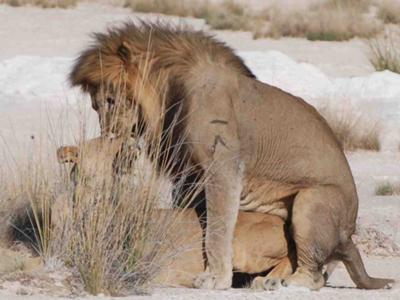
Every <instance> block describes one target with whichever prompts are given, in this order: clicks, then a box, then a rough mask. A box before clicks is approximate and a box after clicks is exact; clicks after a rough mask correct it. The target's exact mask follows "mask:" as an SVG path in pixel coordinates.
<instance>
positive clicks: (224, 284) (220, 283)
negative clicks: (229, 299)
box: [194, 272, 232, 290]
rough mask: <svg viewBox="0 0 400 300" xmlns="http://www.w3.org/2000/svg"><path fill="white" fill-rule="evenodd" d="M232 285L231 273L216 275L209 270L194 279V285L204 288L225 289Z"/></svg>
mask: <svg viewBox="0 0 400 300" xmlns="http://www.w3.org/2000/svg"><path fill="white" fill-rule="evenodd" d="M231 285H232V275H231V274H228V275H225V276H216V275H214V274H212V273H210V272H204V273H202V274H200V275H199V276H197V278H196V279H195V280H194V286H195V287H196V288H198V289H206V290H212V289H216V290H226V289H229V288H230V287H231Z"/></svg>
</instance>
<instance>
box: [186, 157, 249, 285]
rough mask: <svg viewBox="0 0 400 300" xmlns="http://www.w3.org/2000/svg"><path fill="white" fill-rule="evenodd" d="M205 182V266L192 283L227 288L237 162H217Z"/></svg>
mask: <svg viewBox="0 0 400 300" xmlns="http://www.w3.org/2000/svg"><path fill="white" fill-rule="evenodd" d="M213 169H214V170H216V169H218V170H217V171H215V172H212V173H211V175H210V177H209V180H208V181H207V185H206V198H207V231H206V253H207V259H208V267H207V270H206V272H205V273H203V274H201V275H200V276H199V277H198V278H197V279H196V280H195V282H194V285H195V286H196V287H197V288H204V289H227V288H230V287H231V284H232V268H233V267H232V255H233V253H232V252H233V251H232V241H233V232H234V228H235V225H236V221H237V216H238V210H239V201H240V193H241V190H242V175H241V173H242V172H241V171H240V166H239V163H238V162H234V163H232V161H231V162H230V163H227V162H226V161H225V163H223V162H219V168H213Z"/></svg>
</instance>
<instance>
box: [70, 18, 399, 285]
mask: <svg viewBox="0 0 400 300" xmlns="http://www.w3.org/2000/svg"><path fill="white" fill-rule="evenodd" d="M70 81H71V83H72V84H73V85H74V86H80V87H81V88H82V89H83V90H84V91H86V92H89V93H90V95H91V99H92V106H93V108H94V109H95V110H97V112H98V115H99V118H100V126H101V129H102V132H113V133H114V134H119V133H120V132H123V133H126V131H127V130H132V128H130V127H127V126H124V124H126V123H127V121H128V120H130V119H131V118H132V113H131V112H132V111H133V110H134V108H133V107H135V105H138V106H139V110H138V112H139V113H138V114H136V116H135V117H137V118H139V120H141V122H140V123H144V124H145V129H146V130H148V131H150V132H153V133H154V135H157V131H158V130H160V129H161V130H162V132H163V133H165V132H167V131H169V132H170V136H171V138H170V139H169V142H161V143H160V144H161V146H160V147H162V148H163V149H162V151H161V154H160V156H162V157H155V159H161V158H164V157H165V156H168V155H171V156H176V155H178V156H179V159H175V161H177V162H178V163H176V164H175V166H174V169H173V172H175V173H176V174H179V172H182V168H180V167H181V166H182V167H187V166H189V167H190V168H192V169H196V170H197V173H196V174H195V175H194V176H193V179H194V180H196V179H198V178H199V177H200V176H201V175H204V177H202V178H206V180H207V182H206V185H205V193H206V200H207V229H206V254H207V259H208V267H207V271H206V272H205V273H204V274H202V275H201V276H199V277H197V279H196V281H195V285H196V286H197V287H199V288H215V289H226V288H228V287H230V286H231V281H232V253H233V252H232V239H233V234H234V228H235V224H236V221H237V215H238V211H239V210H244V211H253V212H261V213H266V214H270V215H277V216H280V217H282V218H284V219H287V220H288V221H290V222H291V228H292V232H291V235H292V237H293V239H294V241H295V244H296V251H297V268H296V271H295V273H294V274H293V275H290V276H289V277H287V278H274V279H273V280H270V279H266V281H265V284H264V285H265V288H267V289H269V288H271V289H273V288H274V287H276V286H277V284H276V283H280V282H282V283H283V285H284V286H288V285H299V286H304V287H308V288H310V289H313V290H317V289H319V288H321V287H322V286H323V285H324V279H323V276H322V272H321V267H322V265H323V264H325V263H326V262H329V261H331V260H333V259H339V260H341V261H343V262H344V264H345V265H346V268H347V270H348V271H349V274H350V276H351V278H352V280H353V281H354V282H355V283H356V285H357V287H359V288H366V289H376V288H383V287H387V286H388V284H389V283H390V282H392V280H389V279H378V278H371V277H369V276H368V274H367V273H366V271H365V269H364V265H363V263H362V260H361V256H360V254H359V252H358V250H357V248H356V247H355V245H354V243H353V242H352V240H351V236H352V234H353V233H354V230H355V224H356V218H357V211H358V198H357V192H356V188H355V184H354V180H353V176H352V174H351V171H350V168H349V165H348V163H347V160H346V157H345V155H344V153H343V151H342V149H341V148H340V146H339V144H338V142H337V140H336V138H335V136H334V134H333V132H332V130H331V129H330V128H329V126H328V124H327V123H326V121H325V120H324V119H323V118H322V117H321V116H320V115H319V113H318V112H317V111H316V110H315V109H314V108H313V107H312V106H311V105H309V104H307V103H306V102H304V101H303V100H302V99H300V98H297V97H295V96H293V95H290V94H288V93H286V92H284V91H282V90H280V89H278V88H276V87H273V86H270V85H268V84H264V83H262V82H260V81H258V80H257V79H255V78H254V76H253V75H252V74H251V72H250V71H249V70H248V68H247V67H246V66H245V65H244V63H243V62H242V60H241V59H240V58H238V57H237V56H236V55H235V54H234V53H233V51H232V50H231V49H230V48H228V47H227V46H225V45H224V44H223V43H221V42H218V41H216V40H215V39H213V38H212V37H209V36H207V35H206V34H204V33H203V32H198V31H192V30H189V29H187V28H175V27H172V26H163V25H160V24H146V23H141V24H139V25H136V24H133V23H127V24H125V25H124V26H122V27H119V28H113V29H110V30H109V31H108V32H106V33H99V34H96V35H95V41H94V44H93V46H91V47H89V48H88V49H86V50H85V51H84V52H83V53H82V54H81V56H80V57H79V58H78V60H77V61H76V63H75V66H74V67H73V70H72V72H71V74H70ZM121 87H122V88H121ZM134 104H135V105H134ZM115 120H116V121H115ZM113 122H115V123H113ZM158 145H159V144H158ZM150 146H151V147H153V146H155V147H158V146H157V145H156V143H154V144H152V145H150ZM177 148H179V149H177ZM282 279H283V280H282Z"/></svg>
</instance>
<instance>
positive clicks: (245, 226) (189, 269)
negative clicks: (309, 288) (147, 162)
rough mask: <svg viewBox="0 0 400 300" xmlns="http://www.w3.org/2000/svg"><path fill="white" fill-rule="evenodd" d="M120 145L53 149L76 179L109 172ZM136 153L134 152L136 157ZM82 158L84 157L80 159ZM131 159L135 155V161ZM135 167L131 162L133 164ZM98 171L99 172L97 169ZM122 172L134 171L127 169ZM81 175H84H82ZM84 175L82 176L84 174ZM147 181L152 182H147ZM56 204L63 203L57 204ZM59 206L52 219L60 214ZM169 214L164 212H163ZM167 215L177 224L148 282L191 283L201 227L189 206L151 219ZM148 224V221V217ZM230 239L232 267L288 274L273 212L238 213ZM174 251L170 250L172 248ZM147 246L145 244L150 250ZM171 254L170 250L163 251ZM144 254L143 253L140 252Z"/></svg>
mask: <svg viewBox="0 0 400 300" xmlns="http://www.w3.org/2000/svg"><path fill="white" fill-rule="evenodd" d="M120 146H121V139H110V138H108V137H99V138H95V139H91V140H89V141H87V142H85V143H84V144H83V145H82V146H81V147H82V148H81V149H79V148H78V147H75V146H64V147H61V148H59V149H58V150H57V158H58V161H59V162H60V163H72V166H73V168H72V169H71V174H70V175H71V177H75V175H77V174H74V173H76V172H79V176H80V179H79V180H80V181H83V182H86V183H87V184H90V182H88V181H87V180H86V179H90V180H96V176H99V177H101V178H105V177H107V176H108V177H113V162H114V160H115V156H116V155H117V152H118V151H119V148H120ZM139 155H140V153H139V152H137V153H136V157H138V156H139ZM82 158H83V159H82ZM133 163H135V159H134V162H133ZM134 168H137V166H133V167H132V169H134ZM100 172H101V174H99V173H100ZM127 176H135V175H134V174H127ZM82 177H85V178H82ZM86 177H87V178H86ZM152 184H156V183H155V182H152ZM57 204H58V205H59V206H60V205H61V206H62V205H63V203H57ZM62 213H63V211H61V210H58V211H56V214H58V216H57V217H54V218H53V219H54V220H59V219H63V218H62V216H60V215H59V214H62ZM167 215H168V216H167ZM166 217H172V218H175V219H176V221H174V222H176V223H179V224H183V225H182V226H171V227H169V228H168V232H167V233H166V235H165V236H164V238H163V243H162V245H160V243H159V245H158V246H157V247H164V248H163V249H162V250H163V253H164V254H165V255H164V256H165V257H166V258H167V261H165V260H164V261H163V263H162V266H161V268H160V270H159V271H158V272H157V274H156V276H155V278H154V280H153V283H156V284H161V285H163V286H186V287H192V286H193V279H194V278H195V277H196V276H197V275H199V274H200V273H201V272H203V271H204V260H203V255H202V253H203V251H202V242H201V241H202V228H201V226H200V222H199V220H198V218H197V215H196V213H195V212H194V210H193V209H190V208H188V209H186V210H180V209H176V210H171V209H157V210H155V211H154V212H153V215H152V219H154V220H159V219H160V218H166ZM149 223H150V224H152V223H153V222H149ZM234 236H235V238H234V242H233V253H234V254H233V268H234V270H235V271H237V272H243V273H249V274H256V273H261V272H264V271H267V270H270V269H272V268H273V270H272V271H271V272H269V273H268V275H267V276H268V277H282V276H283V277H284V276H288V275H290V274H292V273H293V268H292V264H291V262H290V260H289V257H288V251H291V252H293V249H290V246H289V244H288V242H287V240H286V237H285V232H284V221H283V220H282V218H280V217H278V216H272V215H267V214H261V213H253V212H252V213H249V212H240V214H239V216H238V221H237V223H236V228H235V234H234ZM176 249H181V251H179V250H178V253H176V254H175V253H174V251H177V250H176ZM151 250H152V249H149V252H150V251H151ZM169 253H173V254H174V255H168V254H169ZM144 256H146V254H144Z"/></svg>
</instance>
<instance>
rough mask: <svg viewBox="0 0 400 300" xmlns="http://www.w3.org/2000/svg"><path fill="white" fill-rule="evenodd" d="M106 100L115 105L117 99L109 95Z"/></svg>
mask: <svg viewBox="0 0 400 300" xmlns="http://www.w3.org/2000/svg"><path fill="white" fill-rule="evenodd" d="M106 100H107V103H108V104H110V105H114V103H115V100H114V98H112V97H107V99H106Z"/></svg>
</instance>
